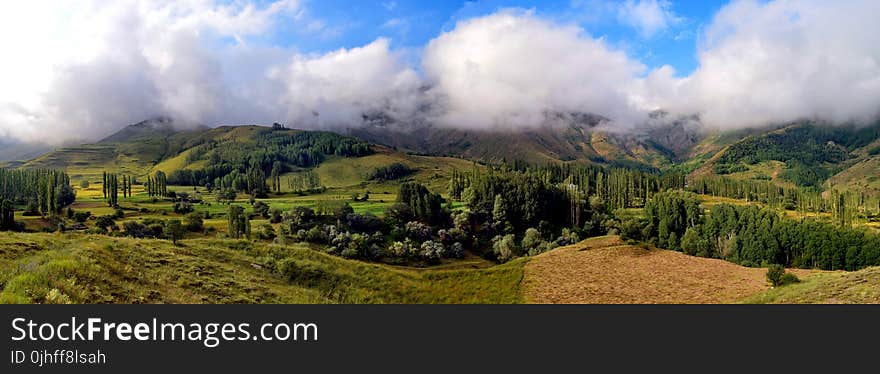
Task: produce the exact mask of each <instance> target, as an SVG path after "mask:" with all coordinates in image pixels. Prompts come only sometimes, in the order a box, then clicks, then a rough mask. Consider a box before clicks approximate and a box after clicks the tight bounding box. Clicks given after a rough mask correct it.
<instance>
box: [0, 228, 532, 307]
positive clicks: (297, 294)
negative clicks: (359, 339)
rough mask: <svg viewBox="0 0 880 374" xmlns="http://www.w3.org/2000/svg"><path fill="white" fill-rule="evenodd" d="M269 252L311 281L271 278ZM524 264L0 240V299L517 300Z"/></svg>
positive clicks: (191, 244)
mask: <svg viewBox="0 0 880 374" xmlns="http://www.w3.org/2000/svg"><path fill="white" fill-rule="evenodd" d="M269 254H273V255H274V256H276V257H279V258H282V259H287V260H288V261H292V262H293V263H296V264H299V265H300V267H299V268H302V269H310V271H309V272H308V274H310V276H309V277H302V276H296V277H289V276H282V275H279V274H278V273H277V272H272V271H271V263H270V262H267V261H266V258H267V256H268V255H269ZM524 263H525V260H519V261H514V262H511V263H508V264H504V265H499V266H492V267H485V268H476V269H473V268H464V269H462V268H455V269H452V270H448V267H447V269H443V268H440V269H430V268H428V269H419V270H415V269H405V268H397V267H394V266H389V265H380V264H368V263H364V262H360V261H354V260H346V259H342V258H338V257H335V256H331V255H328V254H325V253H322V252H320V251H318V250H315V249H314V248H311V247H309V246H307V245H304V244H295V245H291V246H278V245H271V244H267V243H259V242H239V241H232V240H219V239H196V240H186V241H184V242H183V245H182V246H174V245H172V244H171V243H170V242H168V241H163V240H144V239H129V238H111V237H106V236H95V235H87V234H78V233H68V234H34V233H29V234H24V233H0V288H2V291H0V302H4V303H66V302H70V303H516V302H520V301H521V297H520V292H519V283H520V281H521V279H522V277H523V272H522V266H523V264H524Z"/></svg>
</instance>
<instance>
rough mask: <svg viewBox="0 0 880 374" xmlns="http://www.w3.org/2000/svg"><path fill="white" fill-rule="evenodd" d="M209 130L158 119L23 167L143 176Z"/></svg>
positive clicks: (57, 151)
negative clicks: (176, 124)
mask: <svg viewBox="0 0 880 374" xmlns="http://www.w3.org/2000/svg"><path fill="white" fill-rule="evenodd" d="M207 129H208V127H205V126H197V127H194V128H185V129H178V128H177V127H175V123H174V121H173V120H171V119H169V118H165V117H159V118H155V119H149V120H146V121H142V122H138V123H136V124H133V125H129V126H126V127H125V128H123V129H121V130H119V131H118V132H116V133H114V134H112V135H110V136H108V137H106V138H104V139H103V140H101V141H99V142H97V143H91V144H81V145H76V146H66V147H61V148H57V149H55V150H53V151H51V152H48V153H45V154H43V155H40V156H39V157H36V158H34V159H32V160H30V161H27V162H24V163H22V164H21V165H20V166H22V167H28V168H51V169H64V170H67V171H68V172H69V173H71V174H72V175H73V176H74V177H76V176H77V175H100V174H101V172H103V171H106V170H116V171H118V172H121V173H128V174H135V175H141V174H146V172H147V171H149V169H150V168H152V166H153V165H154V164H155V163H157V162H159V161H161V160H163V159H165V158H167V157H171V156H173V155H176V154H177V153H179V152H180V151H182V150H183V149H184V143H185V142H186V141H188V140H189V139H190V138H191V137H193V136H195V135H197V134H199V133H201V132H204V131H206V130H207Z"/></svg>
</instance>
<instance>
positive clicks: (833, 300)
mask: <svg viewBox="0 0 880 374" xmlns="http://www.w3.org/2000/svg"><path fill="white" fill-rule="evenodd" d="M745 302H747V303H756V304H765V303H783V304H878V303H880V267H870V268H866V269H862V270H859V271H854V272H845V271H834V272H823V273H819V274H816V275H814V276H811V277H809V278H806V279H801V282H800V283H796V284H790V285H786V286H781V287H776V288H773V289H771V290H769V291H766V292H763V293H760V294H757V295H754V296H752V297H749V298H747V299H746V300H745Z"/></svg>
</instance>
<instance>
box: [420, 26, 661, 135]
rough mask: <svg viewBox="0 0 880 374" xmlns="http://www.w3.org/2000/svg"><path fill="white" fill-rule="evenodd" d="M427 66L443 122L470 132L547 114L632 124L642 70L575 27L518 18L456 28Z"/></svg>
mask: <svg viewBox="0 0 880 374" xmlns="http://www.w3.org/2000/svg"><path fill="white" fill-rule="evenodd" d="M422 63H423V66H424V68H425V72H426V73H427V78H428V79H429V81H430V82H431V85H432V87H433V88H432V90H431V93H433V94H434V96H435V98H437V99H438V102H439V103H440V106H441V108H442V111H441V112H442V115H441V116H440V118H439V119H440V121H441V123H442V124H446V125H450V126H461V127H468V128H474V127H485V126H512V127H522V126H529V125H535V124H539V123H540V122H541V121H542V119H543V117H544V113H545V112H547V111H551V112H589V113H599V114H603V115H605V116H608V117H612V118H615V119H617V120H618V121H631V120H635V119H636V117H638V115H637V112H638V111H637V110H636V108H634V107H633V106H632V105H631V103H630V102H629V94H628V91H630V90H631V89H632V88H633V87H631V85H632V82H633V81H634V79H635V77H637V76H638V75H639V74H640V73H642V72H643V71H644V70H645V67H644V66H643V65H642V64H640V63H639V62H637V61H633V60H631V59H630V58H628V57H627V56H626V54H624V53H623V52H620V51H614V50H612V49H610V48H609V47H608V46H607V45H605V43H604V42H603V41H602V40H597V39H594V38H592V37H590V36H588V35H585V34H584V32H583V30H581V29H580V28H578V27H575V26H560V25H555V24H553V23H552V22H550V21H547V20H543V19H540V18H537V17H535V16H534V15H532V14H531V13H527V12H516V11H506V12H502V13H498V14H494V15H490V16H487V17H483V18H478V19H473V20H469V21H464V22H461V23H459V24H458V25H457V26H456V27H455V29H454V30H452V31H450V32H447V33H444V34H443V35H440V36H439V37H437V38H436V39H434V40H433V41H432V42H431V43H430V44H429V45H428V47H427V48H426V50H425V54H424V57H423V62H422Z"/></svg>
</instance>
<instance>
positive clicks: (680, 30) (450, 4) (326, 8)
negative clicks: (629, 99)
mask: <svg viewBox="0 0 880 374" xmlns="http://www.w3.org/2000/svg"><path fill="white" fill-rule="evenodd" d="M631 3H633V4H635V3H638V1H634V2H631ZM647 3H651V1H648V2H647ZM654 3H656V4H658V5H660V6H661V8H662V9H663V10H664V11H666V12H667V15H669V16H671V17H673V19H674V21H673V22H671V23H670V24H668V25H667V27H666V28H664V29H662V30H659V31H657V32H655V33H653V34H651V35H644V34H643V33H641V32H639V30H638V29H637V28H636V27H634V26H632V25H630V24H626V23H625V22H623V21H621V20H620V14H619V13H620V9H621V7H623V6H625V5H626V4H627V2H626V1H603V0H478V1H418V0H379V1H358V0H305V1H304V2H303V3H302V4H301V18H300V19H299V20H297V21H295V22H291V23H289V24H287V25H284V26H282V29H281V30H278V32H277V33H276V34H275V35H274V36H273V40H272V42H273V43H277V44H280V45H284V46H288V47H294V48H296V49H298V50H300V51H301V52H307V53H308V52H314V53H323V52H328V51H332V50H336V49H339V48H354V47H359V46H363V45H366V44H369V43H370V42H372V41H373V40H375V39H376V38H379V37H386V38H389V39H390V40H391V45H392V47H393V48H395V49H399V50H407V49H418V48H422V47H424V46H425V45H426V44H427V43H428V42H430V41H431V40H432V39H434V38H436V37H437V36H438V35H439V34H441V33H442V32H444V31H449V30H451V29H453V28H454V26H455V24H456V22H458V21H461V20H466V19H471V18H476V17H481V16H485V15H489V14H492V13H495V12H497V11H499V10H502V9H507V8H520V9H527V10H532V11H533V12H534V13H535V14H536V15H538V16H541V17H543V18H547V19H551V20H554V21H556V22H559V23H562V24H573V25H577V26H579V27H581V28H583V29H584V30H585V31H586V32H587V33H588V34H589V35H591V36H592V37H594V38H604V39H605V40H606V41H607V42H608V43H609V44H610V45H612V46H613V47H615V48H617V49H620V50H623V51H625V52H626V53H627V54H629V55H630V56H632V57H633V58H635V59H638V60H640V61H641V62H642V63H644V64H646V65H647V66H648V68H649V69H654V68H657V67H660V66H662V65H664V64H668V65H671V66H672V67H674V68H675V69H676V71H677V73H678V74H679V75H687V74H690V73H691V72H693V71H694V69H696V68H697V59H696V47H697V36H698V35H699V32H700V29H701V27H702V26H704V25H705V24H707V23H709V22H710V21H711V19H712V16H713V15H714V14H715V13H716V12H717V11H718V10H719V9H720V8H721V7H722V6H723V5H724V4H726V3H727V2H726V1H721V0H709V1H662V0H660V1H654Z"/></svg>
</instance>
